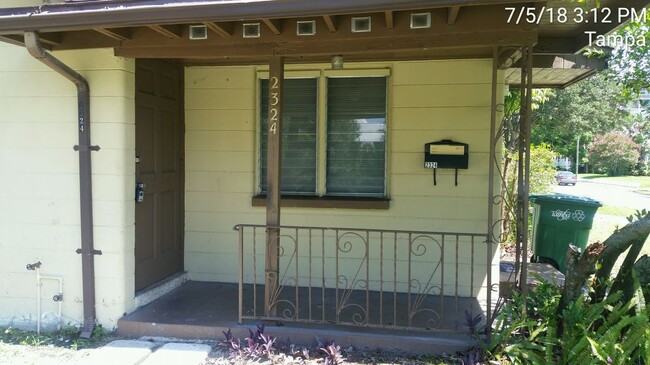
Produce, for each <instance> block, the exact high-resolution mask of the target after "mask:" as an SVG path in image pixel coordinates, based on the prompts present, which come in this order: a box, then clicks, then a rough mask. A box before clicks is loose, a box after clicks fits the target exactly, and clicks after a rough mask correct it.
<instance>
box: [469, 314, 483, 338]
mask: <svg viewBox="0 0 650 365" xmlns="http://www.w3.org/2000/svg"><path fill="white" fill-rule="evenodd" d="M482 320H483V314H481V313H479V314H477V315H473V314H472V313H470V312H468V311H465V326H467V328H469V332H470V333H471V334H476V333H478V325H479V324H481V321H482Z"/></svg>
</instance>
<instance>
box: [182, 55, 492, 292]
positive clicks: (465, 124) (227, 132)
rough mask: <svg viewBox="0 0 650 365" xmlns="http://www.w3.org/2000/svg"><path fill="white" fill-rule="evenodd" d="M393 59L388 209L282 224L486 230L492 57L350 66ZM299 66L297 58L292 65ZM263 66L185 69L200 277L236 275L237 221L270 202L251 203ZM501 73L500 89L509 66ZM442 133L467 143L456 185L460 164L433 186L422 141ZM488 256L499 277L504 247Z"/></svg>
mask: <svg viewBox="0 0 650 365" xmlns="http://www.w3.org/2000/svg"><path fill="white" fill-rule="evenodd" d="M323 67H327V66H323ZM386 67H389V68H390V69H391V76H390V78H389V85H390V87H389V106H388V112H389V120H388V130H389V136H388V165H389V166H388V176H387V178H388V185H389V189H388V193H389V195H390V209H388V210H346V209H298V208H283V210H282V222H283V224H285V225H312V226H330V227H332V226H342V227H350V226H353V227H361V228H384V229H404V230H425V231H446V232H449V231H452V232H473V233H482V232H485V231H486V221H487V209H488V206H487V180H488V151H489V133H488V131H489V123H490V102H491V72H492V62H491V60H448V61H421V62H420V61H418V62H400V63H388V64H347V63H346V65H345V68H346V69H354V68H386ZM292 68H293V69H295V68H297V67H288V69H292ZM300 68H302V69H312V70H313V69H318V66H302V67H300ZM257 71H258V69H256V68H254V67H190V68H188V69H187V71H186V81H185V82H186V160H187V165H186V218H185V219H186V237H185V240H186V242H185V248H186V249H185V268H186V270H187V271H188V272H189V277H190V279H193V280H211V281H212V280H213V281H225V282H236V281H237V234H236V233H235V232H233V231H232V227H233V226H234V225H236V224H238V223H251V224H263V223H264V222H265V210H264V208H262V207H252V206H251V197H252V196H253V195H254V193H255V188H256V183H255V166H256V158H257V157H256V156H257V147H256V137H255V136H256V133H257V132H256V129H257V127H256V123H257V115H258V111H257V110H256V99H257V90H256V82H257V81H256V73H257ZM499 75H500V81H499V97H502V95H501V94H502V92H501V91H502V89H503V87H502V86H503V75H502V74H501V73H500V74H499ZM440 139H453V140H456V141H461V142H465V143H468V144H469V149H470V159H469V161H470V163H469V169H468V170H460V171H459V177H458V180H459V185H458V186H454V176H453V170H440V171H438V185H437V186H433V182H432V180H433V179H432V171H431V170H428V169H424V168H423V145H424V144H425V143H427V142H431V141H436V140H440ZM495 250H496V248H495ZM486 252H487V251H486V247H485V245H477V251H476V253H475V254H476V256H477V257H478V258H481V261H480V262H478V263H476V264H475V269H476V270H477V271H482V272H483V273H485V270H486V259H485V257H486V256H485V255H486ZM467 254H468V253H467V252H463V253H462V255H463V261H464V262H465V264H464V266H461V271H462V270H465V269H467V266H468V264H467V263H468V262H469V259H468V258H467ZM445 256H447V255H445ZM490 256H491V261H492V264H493V265H492V272H493V274H494V276H493V277H494V278H497V277H498V276H496V274H497V273H498V268H497V267H496V265H495V264H496V262H497V260H498V257H497V256H498V255H496V252H493V253H491V254H490ZM448 260H449V261H450V262H453V261H455V259H454V258H452V257H450V258H449V259H448ZM448 260H447V259H445V261H448ZM449 267H453V265H450V266H449ZM445 278H446V281H448V283H450V284H451V283H452V282H453V280H454V278H453V276H452V275H447V274H445ZM484 279H485V275H483V276H481V277H480V278H477V279H476V280H475V281H476V283H475V284H478V286H479V287H480V286H481V285H485V282H484ZM466 294H469V293H466ZM472 294H474V295H475V294H477V293H472Z"/></svg>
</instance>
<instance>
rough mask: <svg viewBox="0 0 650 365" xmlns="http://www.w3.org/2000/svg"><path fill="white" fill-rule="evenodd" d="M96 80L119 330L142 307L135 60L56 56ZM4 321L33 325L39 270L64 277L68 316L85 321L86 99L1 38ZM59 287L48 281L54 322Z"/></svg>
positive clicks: (109, 268) (108, 275) (98, 174)
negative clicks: (81, 130)
mask: <svg viewBox="0 0 650 365" xmlns="http://www.w3.org/2000/svg"><path fill="white" fill-rule="evenodd" d="M54 55H55V56H56V57H58V58H59V59H61V60H62V61H63V62H65V63H67V64H68V65H70V66H71V67H72V68H73V69H75V70H77V71H78V72H79V73H80V74H82V75H83V76H84V77H86V78H87V80H88V82H89V84H90V90H91V123H92V128H91V131H92V135H91V136H92V143H93V144H95V145H99V146H100V147H101V151H99V152H93V155H92V163H93V194H94V212H93V213H94V221H95V240H94V241H95V247H96V248H97V249H99V250H102V252H103V255H101V256H96V259H95V272H96V275H97V284H96V292H97V317H98V320H99V322H100V323H101V324H102V325H103V326H104V327H105V328H113V327H114V326H115V325H116V322H117V319H119V318H120V317H121V315H122V314H123V313H124V312H128V311H130V310H132V308H133V305H134V304H133V302H134V294H133V293H134V288H133V272H134V267H133V265H134V263H133V251H134V226H133V223H134V214H133V204H134V203H133V184H134V163H133V158H134V156H135V146H134V145H135V128H134V109H135V107H134V94H133V90H134V62H133V61H132V60H126V59H122V58H117V57H114V56H113V54H112V50H89V51H75V52H57V53H55V54H54ZM0 56H1V57H0V58H1V59H2V62H0V85H2V87H0V202H1V203H0V252H1V254H0V325H2V324H9V323H12V324H13V325H30V324H34V323H35V322H34V321H35V315H36V280H35V273H34V272H33V271H28V270H26V269H25V265H26V264H29V263H33V262H36V261H41V262H42V267H41V272H42V274H47V275H56V276H61V277H63V279H64V289H63V298H64V301H63V316H64V322H70V321H73V322H74V321H77V322H80V321H82V320H83V308H82V298H83V295H82V289H81V257H80V255H78V254H76V253H75V250H76V249H78V248H79V247H80V228H79V176H78V168H79V163H78V154H77V153H76V152H75V151H73V149H72V147H73V146H74V145H75V144H77V124H76V120H77V98H76V89H75V87H74V85H73V84H72V83H71V82H70V81H68V80H66V79H64V78H63V77H62V76H60V75H58V74H56V73H55V72H53V71H51V70H50V69H48V68H47V67H46V66H44V65H43V64H41V63H40V62H38V61H35V60H34V59H33V58H32V57H31V56H29V55H28V54H27V51H25V49H24V48H20V47H15V46H11V45H7V44H4V43H0ZM56 291H57V288H56V286H55V285H54V284H53V283H49V282H48V283H45V284H44V285H43V287H42V293H43V300H42V307H43V311H44V312H45V314H44V316H43V318H44V319H45V321H46V322H49V323H51V322H52V321H53V320H54V316H53V313H54V312H55V310H56V303H54V302H53V301H52V300H51V298H52V296H53V295H54V294H55V292H56Z"/></svg>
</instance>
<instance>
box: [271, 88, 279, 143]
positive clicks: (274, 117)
mask: <svg viewBox="0 0 650 365" xmlns="http://www.w3.org/2000/svg"><path fill="white" fill-rule="evenodd" d="M279 89H280V85H279V81H278V78H277V77H275V76H273V77H271V100H270V104H271V109H270V110H269V117H270V118H269V119H270V121H271V125H270V127H269V132H271V133H273V134H276V133H278V114H280V112H279V111H278V106H279V105H280V93H279V92H278V91H276V90H279Z"/></svg>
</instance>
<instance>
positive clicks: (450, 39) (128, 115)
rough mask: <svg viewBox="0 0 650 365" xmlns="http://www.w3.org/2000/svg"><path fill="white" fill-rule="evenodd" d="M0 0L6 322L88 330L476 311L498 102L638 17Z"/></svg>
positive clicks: (318, 0) (367, 4) (511, 9)
mask: <svg viewBox="0 0 650 365" xmlns="http://www.w3.org/2000/svg"><path fill="white" fill-rule="evenodd" d="M647 5H648V1H645V0H644V1H633V0H630V1H613V0H609V1H608V0H603V1H601V7H600V8H597V9H596V10H593V9H592V11H591V12H590V13H586V14H584V15H585V16H586V15H588V14H592V15H593V14H600V12H601V11H603V10H602V9H608V10H609V11H612V12H616V14H619V13H618V9H625V10H634V12H628V13H632V14H637V13H636V12H637V11H640V9H641V8H642V7H643V6H647ZM2 6H5V8H1V9H0V40H2V41H3V42H0V56H1V57H0V84H1V85H2V88H0V202H1V204H0V253H1V255H0V280H1V285H0V288H2V290H1V291H0V325H13V326H21V327H36V326H38V327H39V330H40V327H41V326H44V327H48V328H49V327H52V326H56V325H57V324H61V323H64V324H65V323H83V325H84V331H85V334H86V335H88V334H89V333H90V331H91V330H92V328H93V326H95V325H96V324H101V325H103V327H104V328H109V329H113V328H117V329H118V330H119V331H121V332H122V333H125V334H140V333H147V334H170V333H171V334H174V335H185V336H189V337H198V336H207V335H209V336H212V335H214V334H215V333H220V329H221V328H223V327H232V326H237V324H238V323H242V324H246V323H256V322H259V321H262V320H266V321H272V322H275V323H277V322H283V323H287V324H288V325H289V327H291V326H297V327H291V328H294V329H292V330H290V331H298V330H297V329H295V328H302V327H300V325H299V324H301V323H302V324H305V323H307V324H308V325H309V323H315V324H328V325H332V324H335V325H342V326H343V327H342V328H351V327H349V326H356V327H364V328H384V329H395V330H402V329H408V330H414V329H420V330H424V331H427V332H425V333H439V332H438V331H437V330H439V331H452V332H463V331H466V329H465V328H463V325H462V324H459V323H460V322H459V321H461V320H462V319H464V318H465V312H466V311H467V312H468V313H472V314H479V313H480V314H482V315H483V316H484V317H485V318H488V319H489V318H490V316H491V315H492V314H493V309H494V304H495V301H496V299H497V297H498V290H497V289H498V275H499V261H500V260H499V249H498V246H499V245H498V243H499V242H498V240H497V239H496V238H495V237H498V232H495V230H494V229H493V228H492V227H494V226H495V222H497V221H498V220H499V217H498V216H497V215H498V207H497V205H495V202H496V201H497V200H498V199H495V196H496V195H498V192H499V185H500V180H499V177H498V173H496V169H497V168H498V164H496V163H494V162H495V161H497V160H498V156H499V153H500V148H499V146H500V145H499V135H498V128H497V127H498V124H499V122H500V112H501V109H500V105H501V104H502V102H503V97H504V92H505V90H506V88H507V87H511V88H513V87H514V88H519V87H522V88H523V90H524V93H523V94H524V95H530V88H532V87H564V86H566V85H569V84H571V83H573V82H576V81H578V80H580V79H582V78H584V77H586V76H588V75H590V74H592V73H593V72H596V71H597V70H598V69H601V68H602V62H600V61H594V60H591V59H587V58H585V57H584V56H581V53H580V51H581V50H583V49H584V47H586V46H588V45H589V44H588V40H589V37H588V35H587V34H586V33H585V32H586V31H591V30H594V31H597V32H599V34H605V33H606V32H608V31H610V30H611V29H613V28H614V27H616V26H617V25H618V24H620V23H621V22H623V21H626V20H629V17H628V18H626V19H623V18H620V19H616V21H613V22H600V23H598V22H597V23H596V24H594V22H592V23H591V24H590V23H587V22H580V21H578V20H579V18H578V15H577V14H578V13H579V11H580V10H579V9H582V8H580V5H576V4H573V3H566V2H562V1H539V2H535V3H531V2H523V1H518V0H510V1H492V0H478V1H472V2H468V1H461V0H448V1H424V0H410V1H388V0H363V1H354V2H346V1H342V0H341V1H338V0H336V1H332V0H314V1H309V2H306V1H300V0H273V1H261V0H260V1H257V0H255V1H229V2H223V1H216V0H198V1H191V2H190V1H165V0H133V1H118V0H115V1H91V0H87V1H46V2H45V3H43V2H41V1H36V0H34V1H9V2H7V1H5V2H3V4H2ZM9 6H11V8H9ZM560 13H562V14H565V15H566V16H565V17H559V16H558V14H560ZM630 16H633V15H630ZM71 81H72V82H71ZM75 85H76V86H77V87H75ZM524 105H526V103H524ZM525 109H526V108H524V112H523V113H524V114H523V117H522V118H521V120H522V131H524V132H525V131H526V129H527V128H529V124H528V123H527V122H528V118H527V114H526V111H525ZM524 136H525V134H524ZM73 147H74V148H73ZM523 153H524V155H525V153H527V152H526V151H523ZM522 194H525V191H522ZM280 208H281V209H280ZM233 228H235V229H234V230H233ZM172 290H173V291H172ZM170 291H172V292H171V294H169V295H168V296H165V297H162V298H161V299H158V298H160V297H161V296H163V295H164V294H167V293H169V292H170ZM175 293H176V294H175ZM174 295H176V296H174ZM170 298H172V299H170ZM174 298H175V299H174ZM156 299H158V300H156ZM191 299H195V302H194V303H189V302H190V301H191ZM165 300H166V301H167V302H165ZM174 300H176V302H174ZM152 301H155V302H153V303H151V302H152ZM161 301H162V302H161ZM170 301H171V302H170ZM179 301H180V302H179ZM197 301H198V302H201V303H203V304H197V303H196V302H197ZM172 302H173V303H172ZM149 303H151V304H149ZM156 303H158V305H159V307H156V308H163V309H164V310H167V311H168V312H167V314H160V313H161V312H160V311H158V312H157V313H158V317H150V316H151V315H152V314H151V313H147V312H146V311H147V308H151V307H152V306H155V305H157V304H156ZM160 303H163V304H160ZM164 303H166V304H164ZM170 303H171V304H170ZM174 303H175V304H174ZM179 303H181V304H179ZM205 303H211V304H209V305H206V304H205ZM147 304H148V305H147ZM184 306H185V307H184ZM138 308H141V309H139V310H138ZM174 310H176V312H174ZM196 312H202V315H201V316H198V317H197V313H196ZM143 318H145V319H143ZM197 318H198V319H197ZM118 321H120V322H119V323H118ZM151 322H156V323H154V324H157V326H151ZM196 322H198V323H196ZM134 323H135V324H134ZM179 326H181V327H182V328H181V327H179ZM193 326H194V327H193ZM165 328H167V330H168V331H169V332H165ZM193 328H194V330H193ZM129 331H133V332H129Z"/></svg>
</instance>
